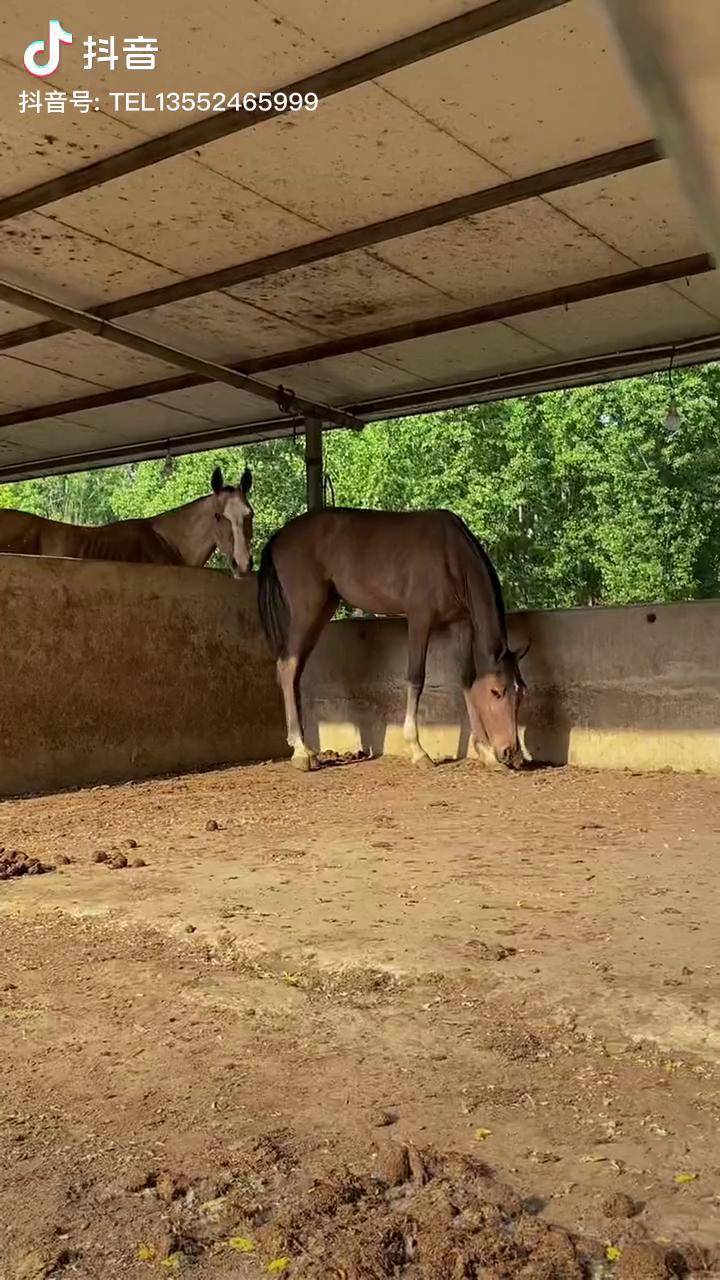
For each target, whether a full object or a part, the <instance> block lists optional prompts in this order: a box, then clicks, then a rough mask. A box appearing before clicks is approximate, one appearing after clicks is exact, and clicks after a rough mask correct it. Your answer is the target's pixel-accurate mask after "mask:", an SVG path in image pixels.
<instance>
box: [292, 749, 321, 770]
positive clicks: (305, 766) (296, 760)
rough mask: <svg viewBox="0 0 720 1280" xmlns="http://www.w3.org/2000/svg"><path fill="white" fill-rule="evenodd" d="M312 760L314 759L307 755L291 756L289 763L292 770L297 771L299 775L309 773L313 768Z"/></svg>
mask: <svg viewBox="0 0 720 1280" xmlns="http://www.w3.org/2000/svg"><path fill="white" fill-rule="evenodd" d="M314 759H315V757H314V756H312V755H310V754H309V753H308V754H307V755H297V756H293V757H292V759H291V760H290V763H291V765H292V767H293V769H298V770H299V772H300V773H309V772H310V770H311V769H312V767H313V760H314Z"/></svg>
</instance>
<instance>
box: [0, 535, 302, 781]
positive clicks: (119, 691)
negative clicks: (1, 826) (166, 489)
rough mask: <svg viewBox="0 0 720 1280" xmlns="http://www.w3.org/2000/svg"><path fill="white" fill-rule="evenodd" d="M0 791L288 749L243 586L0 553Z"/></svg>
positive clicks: (191, 572) (201, 573) (198, 574)
mask: <svg viewBox="0 0 720 1280" xmlns="http://www.w3.org/2000/svg"><path fill="white" fill-rule="evenodd" d="M0 626H1V628H2V631H1V633H0V634H1V635H2V644H1V645H0V794H4V795H12V794H18V793H21V792H27V791H43V790H54V789H59V788H63V787H70V786H83V785H87V784H88V783H95V782H115V781H120V780H122V779H126V778H142V777H147V776H149V775H152V774H161V773H171V772H180V771H182V770H187V769H198V768H203V767H207V766H210V765H216V764H221V763H224V762H229V761H242V760H262V759H267V758H268V757H271V756H277V755H282V754H284V753H285V752H286V750H287V748H286V744H285V730H284V721H283V715H282V705H281V702H280V697H279V694H278V690H277V686H276V683H275V675H274V667H273V664H272V662H271V660H270V657H269V655H268V653H267V652H266V648H265V644H264V641H263V639H262V636H261V634H260V628H259V625H258V622H257V611H256V603H255V585H254V582H253V581H249V582H247V583H245V582H242V583H239V582H235V581H233V580H232V579H231V578H229V577H225V576H224V575H221V574H218V573H213V572H212V571H210V570H206V569H178V568H166V567H162V566H155V565H130V564H109V563H103V562H99V561H82V560H59V559H58V560H49V559H48V560H44V559H39V558H35V557H31V556H0Z"/></svg>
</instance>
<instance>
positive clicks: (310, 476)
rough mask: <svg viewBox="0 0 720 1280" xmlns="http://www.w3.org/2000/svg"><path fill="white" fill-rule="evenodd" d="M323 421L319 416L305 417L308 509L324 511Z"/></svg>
mask: <svg viewBox="0 0 720 1280" xmlns="http://www.w3.org/2000/svg"><path fill="white" fill-rule="evenodd" d="M323 475H324V469H323V442H322V423H321V422H319V421H318V419H317V418H306V419H305V484H306V495H307V509H308V511H322V509H323V506H324V495H323Z"/></svg>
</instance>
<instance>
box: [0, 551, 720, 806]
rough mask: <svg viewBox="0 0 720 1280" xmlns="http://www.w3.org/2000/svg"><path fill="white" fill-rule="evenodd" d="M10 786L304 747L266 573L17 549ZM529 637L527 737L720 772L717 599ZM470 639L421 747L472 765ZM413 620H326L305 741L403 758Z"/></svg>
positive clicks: (440, 651)
mask: <svg viewBox="0 0 720 1280" xmlns="http://www.w3.org/2000/svg"><path fill="white" fill-rule="evenodd" d="M0 618H1V619H2V624H1V625H2V632H1V635H2V644H0V794H5V795H12V794H18V793H22V792H28V791H41V790H52V789H60V788H63V787H69V786H82V785H88V784H91V783H95V782H112V781H119V780H123V779H126V778H139V777H147V776H150V775H152V774H159V773H169V772H176V771H182V770H187V769H196V768H203V767H207V766H211V765H214V764H220V763H226V762H240V761H244V760H257V759H266V758H268V757H273V756H275V757H277V756H283V755H285V754H286V753H287V747H286V744H285V728H284V719H283V714H282V706H281V700H280V696H279V693H278V690H277V686H276V684H275V678H274V669H273V664H272V662H271V660H270V657H269V655H268V654H267V651H266V648H265V643H264V640H263V638H262V636H261V633H260V627H259V623H258V620H257V612H256V603H255V584H254V581H252V580H250V581H248V582H234V581H232V580H231V579H229V578H226V577H224V576H221V575H219V574H216V573H212V572H211V571H209V570H203V569H175V568H164V567H159V566H154V565H124V564H105V563H100V562H90V561H79V560H42V559H37V558H34V557H23V556H0ZM511 636H512V639H513V642H514V643H517V644H519V643H520V642H521V641H524V639H525V638H527V637H532V641H533V645H532V649H531V651H530V654H529V655H528V657H527V659H526V660H525V662H524V664H523V670H524V672H525V675H526V678H527V680H528V683H529V685H530V694H529V697H528V699H527V704H526V710H527V722H528V729H527V745H528V747H529V748H530V750H531V751H532V753H533V755H534V756H535V757H536V758H538V759H543V760H549V761H555V762H558V763H561V762H565V761H567V760H570V761H571V762H572V763H575V764H579V765H584V766H595V767H621V768H622V767H629V768H633V769H659V768H664V767H671V768H675V769H685V770H692V769H703V770H708V771H714V772H720V670H719V669H718V654H719V653H720V602H714V601H711V602H708V603H696V604H679V605H667V606H653V607H642V608H634V609H577V610H569V611H560V612H553V613H529V614H518V615H515V616H514V617H513V618H512V620H511ZM461 641H462V636H461V635H460V634H459V633H458V631H450V632H448V633H447V634H445V635H442V636H437V637H436V638H434V639H433V641H432V643H431V649H430V657H429V664H428V682H427V687H426V690H425V694H424V696H423V701H422V703H421V738H422V741H423V743H424V745H425V746H426V748H427V749H428V750H429V751H430V752H431V754H432V755H434V756H435V757H437V758H441V757H448V756H456V755H458V754H460V755H464V754H465V753H466V752H467V751H468V733H467V724H466V719H465V710H464V704H463V700H462V697H461V695H460V694H459V692H458V690H457V675H458V671H459V665H460V660H459V654H460V645H461ZM405 662H406V645H405V624H404V623H403V622H400V621H395V620H391V619H373V620H369V621H364V620H362V619H353V620H351V621H347V622H338V623H334V624H333V625H332V626H331V627H329V628H327V629H326V631H325V633H324V635H323V637H322V639H321V641H320V644H319V645H318V648H317V650H316V651H315V653H314V654H313V656H312V658H311V660H310V662H309V664H308V669H307V671H306V674H305V680H304V685H303V692H304V699H303V700H304V709H305V719H306V725H307V727H308V738H309V740H310V741H311V742H312V743H314V745H316V746H321V747H323V748H332V749H335V750H348V749H352V750H356V749H357V748H358V747H360V746H362V747H371V748H372V749H373V750H374V751H375V752H376V753H380V752H382V751H386V752H390V753H401V754H405V746H404V743H403V741H402V721H403V716H404V705H405V687H404V676H405Z"/></svg>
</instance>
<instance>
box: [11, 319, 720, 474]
mask: <svg viewBox="0 0 720 1280" xmlns="http://www.w3.org/2000/svg"><path fill="white" fill-rule="evenodd" d="M718 358H720V333H712V334H708V335H706V336H705V337H702V338H688V339H687V340H686V341H684V342H677V343H673V342H666V343H660V344H656V345H654V346H651V347H637V348H633V349H628V350H625V351H612V352H609V353H607V354H604V355H595V356H586V357H580V358H579V359H574V360H563V361H561V362H559V363H557V364H551V365H542V366H540V367H537V368H531V369H521V370H519V371H518V372H515V373H501V374H492V375H490V376H488V377H486V378H476V379H474V380H472V381H470V382H462V383H455V384H453V385H451V386H444V387H434V388H432V389H431V390H428V389H427V388H426V389H424V390H423V391H418V392H417V393H410V394H405V395H403V394H398V395H392V396H382V397H378V398H377V399H376V400H364V401H363V403H362V405H352V406H348V407H349V408H352V410H353V412H355V413H357V414H359V415H360V416H362V417H363V418H364V419H365V420H366V421H371V420H377V419H384V418H398V417H406V416H410V415H412V414H416V413H436V412H438V411H439V410H442V409H452V408H458V407H461V406H462V405H467V404H486V403H489V402H490V401H493V400H511V399H514V398H516V397H520V396H529V395H537V394H539V393H540V392H542V391H562V390H568V389H570V388H572V387H583V386H588V385H589V384H592V383H595V382H598V383H599V382H611V381H613V380H614V379H619V378H631V377H635V376H639V375H641V374H645V373H652V372H655V371H658V370H664V369H667V368H668V366H669V365H670V363H671V362H672V365H673V368H676V369H678V368H681V367H687V366H688V365H696V364H704V363H706V362H708V361H712V360H717V359H718ZM161 456H162V455H161ZM1 475H2V472H1V471H0V477H1Z"/></svg>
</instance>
